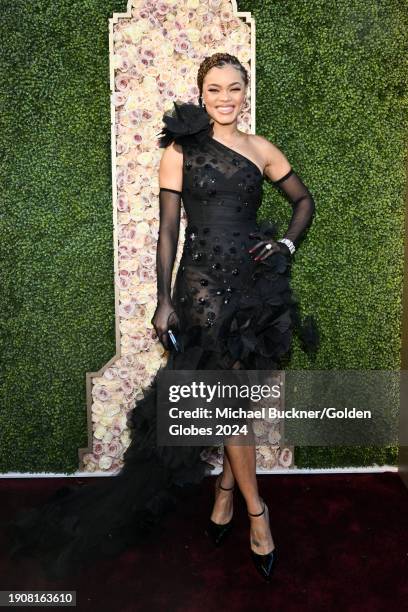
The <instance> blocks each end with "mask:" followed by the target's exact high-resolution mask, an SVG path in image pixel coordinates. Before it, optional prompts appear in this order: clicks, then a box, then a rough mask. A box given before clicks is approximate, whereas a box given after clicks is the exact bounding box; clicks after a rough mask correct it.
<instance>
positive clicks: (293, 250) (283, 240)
mask: <svg viewBox="0 0 408 612" xmlns="http://www.w3.org/2000/svg"><path fill="white" fill-rule="evenodd" d="M278 242H283V244H286V246H287V247H289V250H290V253H291V255H293V253H294V252H295V251H296V247H295V245H294V244H293V242H292V241H291V240H289V238H281V239H280V240H278Z"/></svg>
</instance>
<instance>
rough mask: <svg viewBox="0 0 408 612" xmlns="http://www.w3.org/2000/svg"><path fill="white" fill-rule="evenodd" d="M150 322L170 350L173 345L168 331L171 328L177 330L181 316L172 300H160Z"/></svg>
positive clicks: (163, 343) (165, 346)
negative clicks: (179, 316) (178, 314)
mask: <svg viewBox="0 0 408 612" xmlns="http://www.w3.org/2000/svg"><path fill="white" fill-rule="evenodd" d="M150 323H151V324H152V325H153V327H154V330H155V332H156V334H157V337H158V338H159V340H160V342H161V343H162V345H163V346H164V348H165V349H166V350H167V351H168V350H169V349H170V346H171V345H170V339H169V335H168V333H167V332H168V330H169V329H172V330H173V331H177V330H178V329H179V318H178V316H177V313H176V311H175V310H174V306H173V304H172V302H171V300H167V301H164V302H159V303H158V304H157V306H156V310H155V311H154V315H153V317H152V320H151V321H150Z"/></svg>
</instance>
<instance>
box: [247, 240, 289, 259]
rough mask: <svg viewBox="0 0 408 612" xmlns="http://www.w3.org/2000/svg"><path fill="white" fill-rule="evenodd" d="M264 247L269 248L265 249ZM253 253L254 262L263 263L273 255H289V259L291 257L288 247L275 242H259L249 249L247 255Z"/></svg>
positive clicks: (282, 243)
mask: <svg viewBox="0 0 408 612" xmlns="http://www.w3.org/2000/svg"><path fill="white" fill-rule="evenodd" d="M266 245H271V246H270V247H269V248H266ZM258 249H260V250H258ZM257 250H258V251H257ZM255 251H257V253H256V255H255V257H254V260H255V261H263V260H264V259H266V258H267V257H269V256H270V255H273V254H274V253H282V255H285V256H288V255H289V257H290V256H291V255H292V254H291V252H290V249H289V247H288V246H287V245H286V244H285V243H284V242H277V241H276V240H261V241H260V242H257V243H256V244H255V245H254V246H253V247H251V248H250V249H249V253H254V252H255Z"/></svg>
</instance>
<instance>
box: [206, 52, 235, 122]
mask: <svg viewBox="0 0 408 612" xmlns="http://www.w3.org/2000/svg"><path fill="white" fill-rule="evenodd" d="M245 94H246V85H245V82H244V79H243V78H242V74H241V71H240V70H239V69H238V68H235V67H234V66H232V65H231V64H226V65H224V66H214V67H213V68H211V69H210V70H209V71H208V72H207V74H206V75H205V77H204V80H203V93H202V97H203V102H204V104H205V110H206V111H207V113H208V114H209V115H210V116H211V117H212V118H213V119H214V121H216V122H217V123H221V124H222V125H226V124H230V123H233V122H234V121H236V120H237V117H238V115H239V113H240V112H241V109H242V107H243V105H244V102H245Z"/></svg>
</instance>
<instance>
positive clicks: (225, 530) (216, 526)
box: [207, 474, 234, 546]
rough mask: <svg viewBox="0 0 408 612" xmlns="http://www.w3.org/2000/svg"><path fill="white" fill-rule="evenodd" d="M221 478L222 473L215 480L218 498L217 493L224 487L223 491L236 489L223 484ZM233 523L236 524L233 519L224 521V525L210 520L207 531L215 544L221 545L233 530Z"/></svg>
mask: <svg viewBox="0 0 408 612" xmlns="http://www.w3.org/2000/svg"><path fill="white" fill-rule="evenodd" d="M221 478H222V474H220V475H219V476H218V478H217V480H216V481H215V495H216V498H217V495H218V493H219V490H220V489H222V490H223V491H233V490H234V487H233V486H232V487H229V488H227V487H223V486H221V484H220V481H221ZM233 524H234V521H233V519H231V520H230V521H228V523H224V524H223V525H221V524H220V523H215V522H214V521H213V520H211V519H210V520H209V521H208V526H207V533H208V535H209V536H210V538H211V540H212V541H213V543H214V545H215V546H220V545H221V544H222V543H223V542H224V540H225V538H226V537H227V535H228V534H229V533H230V532H231V530H232V527H233Z"/></svg>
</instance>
